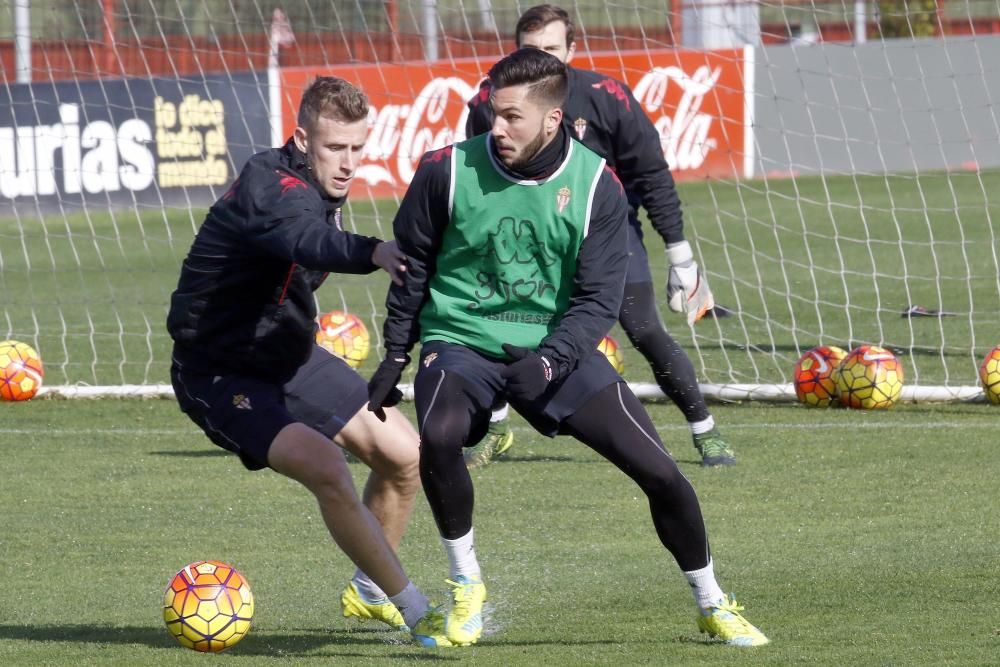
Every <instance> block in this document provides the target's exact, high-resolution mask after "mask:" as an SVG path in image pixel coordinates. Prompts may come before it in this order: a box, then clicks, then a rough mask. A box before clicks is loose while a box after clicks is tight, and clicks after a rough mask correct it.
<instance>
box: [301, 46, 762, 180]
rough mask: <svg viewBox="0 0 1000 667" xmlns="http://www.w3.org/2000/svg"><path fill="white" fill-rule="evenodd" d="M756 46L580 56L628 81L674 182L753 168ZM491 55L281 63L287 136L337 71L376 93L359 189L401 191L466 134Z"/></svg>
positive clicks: (583, 64) (370, 95) (585, 64)
mask: <svg viewBox="0 0 1000 667" xmlns="http://www.w3.org/2000/svg"><path fill="white" fill-rule="evenodd" d="M752 54H753V51H752V49H751V48H749V47H747V48H746V49H730V50H720V51H680V50H666V49H664V50H654V51H629V52H620V53H619V52H607V53H595V54H590V55H589V56H587V55H584V56H578V57H577V58H576V59H574V64H575V65H577V66H579V67H585V68H587V69H593V70H595V71H597V72H600V73H602V74H606V75H608V76H612V77H614V78H616V79H619V80H621V81H624V82H625V83H627V84H628V85H629V87H630V88H631V89H632V92H633V93H635V97H636V99H637V100H638V101H639V103H640V104H642V106H643V108H644V109H645V110H646V113H647V114H648V115H649V117H650V119H651V120H652V121H653V124H654V125H655V126H656V129H657V130H658V131H659V133H660V145H661V147H662V149H663V153H664V156H665V157H666V159H667V164H669V165H670V169H671V171H672V172H673V174H674V177H675V178H676V179H677V180H685V179H687V180H690V179H694V178H734V177H741V176H742V177H749V176H751V175H752V174H751V173H750V172H751V165H752V152H751V151H752V147H753V142H752V140H751V139H752V133H751V130H750V123H751V120H752V115H753V109H752V106H750V105H751V104H752V99H753V96H752V92H753V91H752V86H753V61H752V58H753V55H752ZM490 65H492V62H484V61H481V60H477V59H466V60H453V61H446V62H444V61H438V62H430V63H428V62H414V63H401V64H386V65H357V66H351V65H344V66H338V67H296V68H286V69H282V70H281V100H282V125H283V128H284V136H285V137H288V136H290V135H291V133H292V130H293V129H294V128H295V113H296V110H297V108H298V104H299V101H300V100H301V98H302V90H303V89H304V88H305V86H306V85H308V83H309V81H311V80H312V79H313V78H314V77H316V76H319V75H323V76H338V77H341V78H343V79H346V80H348V81H351V82H353V83H355V84H356V85H359V86H360V87H361V88H362V89H363V90H364V91H365V93H366V94H367V95H368V98H369V100H370V101H371V106H372V108H371V112H370V114H371V115H370V120H371V131H370V133H369V135H368V141H367V143H366V145H365V149H364V154H363V156H362V164H361V166H360V167H359V168H358V172H357V176H356V177H355V181H354V185H353V187H352V194H353V195H354V196H358V195H360V196H366V195H369V196H372V197H385V196H393V195H401V194H402V193H403V192H404V191H405V189H406V186H407V184H409V182H410V180H411V179H412V178H413V172H414V170H415V169H416V167H417V163H418V162H419V160H420V157H421V156H422V155H423V154H424V153H425V152H426V151H428V150H432V149H435V148H440V147H442V146H446V145H448V144H450V143H453V142H456V141H461V140H462V139H464V138H465V119H466V114H467V108H466V106H465V103H466V101H467V100H468V99H469V98H470V97H472V95H473V94H475V93H476V92H477V90H478V86H479V82H480V81H481V80H482V78H483V73H484V72H485V70H487V69H489V67H490Z"/></svg>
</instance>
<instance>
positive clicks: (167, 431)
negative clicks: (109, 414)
mask: <svg viewBox="0 0 1000 667" xmlns="http://www.w3.org/2000/svg"><path fill="white" fill-rule="evenodd" d="M39 433H44V434H45V435H51V436H64V435H190V434H191V433H197V431H193V430H191V429H183V428H74V429H65V428H49V427H47V426H39V427H38V428H0V435H38V434H39Z"/></svg>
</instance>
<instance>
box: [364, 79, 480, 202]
mask: <svg viewBox="0 0 1000 667" xmlns="http://www.w3.org/2000/svg"><path fill="white" fill-rule="evenodd" d="M476 83H478V82H473V83H472V84H470V83H468V82H467V81H464V80H462V79H459V78H458V77H454V76H451V77H447V78H435V79H431V80H430V81H429V82H428V83H427V85H426V86H424V87H423V89H422V90H421V91H420V92H419V93H417V96H416V98H415V99H414V101H413V103H411V104H383V105H382V106H381V107H378V106H376V105H375V104H374V103H373V104H372V105H371V109H369V111H368V119H369V121H370V123H371V130H370V131H369V134H368V141H367V142H366V143H365V148H364V150H363V151H362V154H361V160H362V163H361V166H360V167H358V171H357V175H356V176H355V178H357V179H360V180H362V181H364V182H365V183H367V184H368V185H370V186H375V185H381V184H383V183H388V184H390V185H399V184H400V183H402V184H404V185H405V184H408V183H409V182H410V181H411V180H413V173H414V171H416V168H417V163H418V162H419V161H420V157H421V156H422V155H423V154H424V153H426V152H427V151H430V150H434V149H435V148H441V147H443V146H447V145H448V144H453V143H455V142H456V141H461V140H462V139H464V138H465V118H466V116H467V115H468V108H467V107H466V106H465V103H466V102H467V101H468V100H469V98H470V97H472V95H473V94H474V93H475V92H476V90H477V87H476V85H475V84H476ZM457 109H461V112H460V114H459V117H458V119H457V120H453V119H454V113H451V114H449V113H448V112H449V111H452V112H454V111H455V110H457Z"/></svg>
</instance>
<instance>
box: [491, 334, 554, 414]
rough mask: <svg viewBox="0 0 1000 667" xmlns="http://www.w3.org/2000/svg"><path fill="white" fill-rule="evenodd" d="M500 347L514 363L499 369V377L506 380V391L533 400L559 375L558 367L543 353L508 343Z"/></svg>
mask: <svg viewBox="0 0 1000 667" xmlns="http://www.w3.org/2000/svg"><path fill="white" fill-rule="evenodd" d="M502 347H503V351H504V352H506V353H507V354H508V355H510V357H511V358H512V359H514V363H512V364H509V365H508V366H507V367H506V368H504V369H503V370H502V371H500V377H502V378H504V379H505V380H507V391H508V392H509V393H511V394H513V395H514V396H517V397H518V398H522V399H524V400H526V401H533V400H534V399H536V398H538V397H539V396H541V395H542V394H543V393H545V390H546V389H548V388H549V383H551V382H552V381H553V380H555V379H556V378H557V377H558V376H559V368H558V367H557V366H556V365H555V364H554V363H553V362H552V360H551V359H549V358H548V357H546V356H545V355H542V354H538V353H537V352H534V351H532V350H529V349H528V348H526V347H517V346H516V345H511V344H510V343H504V344H503V346H502Z"/></svg>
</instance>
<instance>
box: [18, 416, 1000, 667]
mask: <svg viewBox="0 0 1000 667" xmlns="http://www.w3.org/2000/svg"><path fill="white" fill-rule="evenodd" d="M407 410H409V406H407ZM650 410H651V412H652V414H653V418H654V421H655V423H656V424H657V425H658V427H659V428H660V431H661V434H662V435H663V438H664V440H665V441H666V442H667V444H668V446H669V447H670V448H671V450H672V451H673V452H674V455H675V457H676V458H677V459H678V461H679V464H680V465H681V467H682V469H683V470H684V472H685V474H686V475H687V476H688V477H689V478H690V479H691V481H692V483H693V484H694V485H695V488H696V489H697V490H698V492H699V495H700V497H701V500H702V504H703V511H704V514H705V517H706V521H707V523H708V526H709V531H710V536H711V540H712V545H713V551H714V555H715V559H716V565H717V571H718V573H719V577H720V582H721V583H722V585H723V587H724V588H726V589H727V590H730V591H734V592H735V593H736V594H737V596H738V597H739V599H740V600H741V601H743V602H744V603H745V604H746V605H747V615H748V617H749V618H750V619H751V620H752V621H753V622H755V623H757V624H758V625H760V626H761V628H762V629H764V630H765V632H766V633H767V634H768V635H769V636H770V638H771V639H772V642H773V643H772V644H771V645H770V646H767V647H763V648H760V649H750V650H741V649H734V648H730V647H727V646H722V645H711V644H707V643H705V642H704V641H703V639H702V638H701V636H699V634H698V632H697V630H696V626H695V623H694V615H693V611H694V610H693V601H692V599H691V595H690V593H689V592H688V589H687V585H686V583H685V582H684V581H683V578H682V577H681V576H680V574H679V572H678V571H677V569H676V566H675V564H674V563H673V561H672V560H671V559H670V558H669V556H668V555H667V554H666V552H665V551H664V550H663V549H662V548H661V547H660V546H659V543H658V542H657V540H656V539H655V536H654V533H653V530H652V526H651V523H650V520H649V517H648V510H647V507H646V503H645V501H644V499H643V498H642V497H640V496H638V495H637V494H636V490H635V488H634V487H633V486H632V484H631V482H629V481H628V480H627V478H625V477H624V476H622V475H621V474H620V473H618V472H617V471H615V470H613V469H612V468H611V467H610V466H609V465H606V464H605V463H604V462H603V461H602V460H601V459H599V458H598V457H597V456H596V455H594V454H592V453H591V452H590V451H589V450H587V449H586V448H584V447H583V446H582V445H580V444H578V443H576V442H575V441H573V440H571V439H569V438H562V439H558V440H548V439H545V438H542V437H540V436H537V435H535V434H534V433H533V432H530V431H529V430H528V429H527V427H526V426H525V424H524V422H522V421H520V420H519V419H518V420H516V423H515V428H516V429H517V431H516V433H517V442H516V444H515V446H514V448H513V449H512V450H511V454H510V457H509V459H508V460H506V461H504V462H500V463H497V464H494V465H491V466H488V467H486V468H484V469H481V470H479V471H477V472H475V473H474V478H475V480H476V488H477V501H478V502H477V508H478V512H477V520H476V533H477V543H478V544H477V551H478V553H479V556H480V560H481V563H482V566H483V568H484V575H485V577H486V580H487V583H488V585H489V591H490V600H489V602H488V606H487V609H488V612H489V617H488V622H487V629H486V634H485V636H484V637H483V639H482V640H481V643H480V644H479V645H477V646H475V647H472V648H468V649H454V650H441V651H437V652H435V651H430V652H427V651H423V650H421V649H419V648H416V647H412V646H410V645H408V644H406V643H405V642H403V638H402V637H401V636H400V635H398V634H394V633H392V632H381V631H376V630H375V629H373V628H368V627H366V626H360V628H359V627H358V626H352V625H348V624H347V623H346V622H345V621H344V620H343V619H342V618H340V616H339V608H338V604H337V600H338V599H339V593H340V591H341V589H342V588H343V586H344V585H345V584H346V581H347V579H348V578H349V577H350V575H351V573H352V571H353V568H352V566H351V565H350V563H349V562H348V561H347V559H346V558H345V557H344V556H343V555H342V554H340V552H339V551H338V550H337V549H336V548H335V547H333V545H332V543H331V542H330V540H329V538H328V537H327V535H326V534H325V531H324V529H323V528H322V526H321V522H320V519H319V517H318V513H317V511H316V508H315V506H314V504H313V502H312V500H311V499H310V498H309V497H308V495H307V494H306V492H305V491H304V490H302V489H300V488H299V487H298V486H297V485H296V484H294V483H293V482H291V481H289V480H286V479H284V478H282V477H279V476H278V475H275V474H273V473H268V472H263V473H255V474H251V473H248V472H244V471H243V470H242V467H241V466H240V465H239V463H238V462H237V460H236V459H235V458H234V457H232V456H230V455H228V454H226V453H224V452H222V451H221V450H217V449H216V448H215V447H214V446H213V445H211V444H209V443H208V441H207V439H205V438H204V436H202V435H201V434H200V433H199V432H197V431H196V430H195V428H194V426H193V425H192V424H190V423H189V422H187V421H186V418H185V417H183V415H181V414H180V413H179V412H178V411H177V409H176V407H175V405H174V404H173V402H172V401H167V400H151V401H138V400H127V401H115V400H103V401H33V402H28V403H24V404H0V438H2V442H3V450H4V481H3V483H2V484H0V506H2V507H3V508H4V512H3V514H4V518H3V530H2V531H0V580H2V581H3V582H4V584H3V586H2V587H0V664H4V665H29V664H36V665H41V664H44V665H73V666H76V665H140V664H142V665H154V664H155V665H195V664H207V662H206V661H212V659H211V658H208V657H207V656H204V655H199V654H196V653H194V652H192V651H189V650H187V649H184V648H182V647H180V646H179V645H177V644H175V643H174V640H173V639H172V638H171V637H170V636H169V635H168V634H167V631H166V629H165V628H164V626H163V623H162V621H161V620H160V605H161V599H162V591H163V588H164V587H165V586H166V584H167V582H168V580H169V578H170V577H171V576H172V575H173V573H174V572H175V571H177V570H178V569H180V568H181V567H182V566H184V565H185V564H186V563H188V562H190V561H193V560H197V559H202V558H214V559H221V560H225V561H228V562H230V563H231V564H233V565H235V566H236V567H238V568H240V569H241V570H242V571H243V572H244V574H245V575H246V576H247V577H248V579H249V581H250V583H251V585H252V586H253V590H254V592H255V594H256V600H257V611H256V617H255V620H254V627H253V629H252V631H251V633H250V635H249V636H248V637H247V638H246V639H245V640H244V641H243V642H242V643H241V644H239V645H238V646H236V647H235V648H233V649H232V650H231V651H230V652H228V653H226V654H224V655H223V657H222V658H220V659H222V660H223V661H224V662H225V663H226V664H231V665H244V664H246V665H251V664H252V665H257V664H261V665H263V664H278V661H279V660H280V661H281V664H350V665H369V664H370V665H376V664H390V663H393V664H400V663H403V664H405V663H410V664H434V663H442V664H452V663H459V662H463V663H464V662H466V661H472V660H475V662H476V664H481V665H541V664H566V665H584V664H608V665H610V664H614V665H640V664H648V665H690V664H698V665H732V664H741V665H743V664H746V665H789V664H822V665H838V666H841V665H933V666H934V667H939V666H941V665H962V666H966V665H996V664H998V662H1000V621H998V619H1000V578H998V576H997V573H998V572H1000V543H998V539H997V536H998V535H1000V519H998V517H997V512H996V492H997V486H996V479H997V476H998V473H1000V468H998V461H1000V459H998V457H997V450H996V445H997V436H996V428H997V416H996V412H995V410H994V409H991V408H988V407H986V406H976V405H944V406H921V407H916V406H899V407H897V408H896V409H894V410H893V411H889V412H882V413H860V412H849V411H843V410H809V409H806V408H802V407H799V406H790V405H786V406H765V405H746V406H716V407H715V408H714V409H713V411H714V413H715V415H716V418H717V419H718V420H719V422H720V424H721V425H722V427H723V429H724V430H725V432H726V433H727V434H728V435H729V436H730V437H731V439H732V441H733V443H734V445H735V448H736V451H737V454H738V455H739V457H740V462H739V465H738V466H736V467H735V468H732V469H725V470H717V469H713V470H704V469H702V468H700V467H699V466H698V465H697V462H696V457H695V455H694V454H695V453H694V450H693V448H692V447H691V445H690V436H689V435H688V434H687V432H686V428H685V427H683V426H682V425H681V421H680V417H679V414H678V413H677V411H676V410H675V409H674V408H672V407H667V406H663V405H652V406H650ZM352 468H353V469H354V471H355V472H356V473H357V477H358V480H359V481H360V480H361V479H362V473H363V468H362V467H361V466H360V465H352ZM401 557H402V559H403V561H404V563H405V565H406V566H407V568H408V570H409V571H410V573H411V575H412V577H413V578H414V580H415V581H416V582H418V584H420V585H421V586H422V587H424V588H425V589H426V590H428V591H430V592H432V593H433V594H435V595H436V596H438V599H439V600H441V599H442V598H441V594H442V592H443V590H444V581H443V580H444V578H445V576H446V575H447V561H446V559H445V557H444V554H443V551H442V550H441V548H440V545H439V543H438V540H437V537H436V531H435V529H434V527H433V522H432V520H431V517H430V513H429V510H428V509H427V506H426V501H425V500H424V499H423V497H422V496H421V497H420V498H419V499H418V503H417V512H416V513H415V516H414V519H413V522H412V524H411V527H410V530H409V533H408V534H407V536H406V538H405V540H404V545H403V548H402V550H401ZM352 628H353V629H352ZM216 661H217V660H216Z"/></svg>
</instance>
